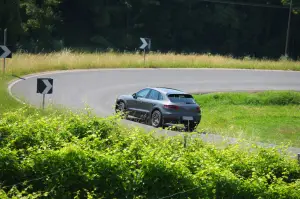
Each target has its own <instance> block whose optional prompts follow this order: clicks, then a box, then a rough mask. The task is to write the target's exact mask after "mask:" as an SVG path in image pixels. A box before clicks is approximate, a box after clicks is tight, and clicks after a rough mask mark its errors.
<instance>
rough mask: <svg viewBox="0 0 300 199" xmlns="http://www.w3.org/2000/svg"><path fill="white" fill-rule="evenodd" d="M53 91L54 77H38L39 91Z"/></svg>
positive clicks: (50, 92) (48, 92) (46, 92)
mask: <svg viewBox="0 0 300 199" xmlns="http://www.w3.org/2000/svg"><path fill="white" fill-rule="evenodd" d="M52 92H53V79H51V78H38V79H37V93H41V94H43V95H45V94H52Z"/></svg>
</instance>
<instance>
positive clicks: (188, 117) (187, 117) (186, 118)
mask: <svg viewBox="0 0 300 199" xmlns="http://www.w3.org/2000/svg"><path fill="white" fill-rule="evenodd" d="M182 119H183V120H193V117H190V116H183V117H182Z"/></svg>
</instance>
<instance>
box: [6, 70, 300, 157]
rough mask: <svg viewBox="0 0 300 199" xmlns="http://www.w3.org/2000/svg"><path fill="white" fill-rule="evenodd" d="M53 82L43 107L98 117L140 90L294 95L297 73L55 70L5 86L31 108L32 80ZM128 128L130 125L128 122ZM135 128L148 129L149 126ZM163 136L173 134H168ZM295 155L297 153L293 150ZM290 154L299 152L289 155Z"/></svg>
mask: <svg viewBox="0 0 300 199" xmlns="http://www.w3.org/2000/svg"><path fill="white" fill-rule="evenodd" d="M38 77H50V78H53V79H54V89H53V94H52V95H47V96H46V105H47V104H49V103H54V104H56V105H64V106H66V107H68V108H75V109H77V108H84V107H85V105H86V104H87V105H88V106H90V107H91V108H92V109H93V111H94V112H95V113H96V114H98V115H100V116H109V115H112V114H113V113H114V108H113V105H114V102H115V98H116V97H117V96H118V95H120V94H132V93H134V92H136V91H138V90H139V89H142V88H143V87H146V86H165V87H174V88H177V89H182V90H184V91H186V92H190V93H197V92H215V91H261V90H296V91H300V72H293V71H264V70H234V69H99V70H75V71H57V72H53V73H45V74H37V75H31V76H27V77H25V80H18V81H15V82H13V83H12V84H10V87H9V88H10V92H11V94H12V95H13V96H14V97H16V98H18V99H20V100H22V101H25V102H27V103H29V104H31V105H34V106H38V107H40V106H41V104H42V96H41V95H40V94H36V84H37V83H36V81H37V80H36V79H37V78H38ZM132 124H133V123H132ZM134 125H141V126H143V127H144V128H147V129H152V127H150V126H145V125H142V124H137V123H134ZM168 134H169V135H171V134H174V135H175V134H177V133H176V132H168ZM297 150H298V149H297ZM295 152H297V153H298V152H299V153H300V150H298V151H295Z"/></svg>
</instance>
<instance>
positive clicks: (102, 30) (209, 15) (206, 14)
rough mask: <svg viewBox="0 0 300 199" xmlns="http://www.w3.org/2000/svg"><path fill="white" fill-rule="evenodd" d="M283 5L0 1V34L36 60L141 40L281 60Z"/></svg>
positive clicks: (294, 42) (294, 45)
mask: <svg viewBox="0 0 300 199" xmlns="http://www.w3.org/2000/svg"><path fill="white" fill-rule="evenodd" d="M289 2H290V0H270V1H268V2H266V1H253V2H248V3H249V4H254V5H255V4H260V5H261V6H247V5H243V3H241V2H238V1H237V2H235V1H233V3H241V4H242V5H235V4H231V3H219V2H213V1H211V2H210V1H202V0H189V1H182V0H164V1H160V0H143V1H141V0H119V1H116V0H115V1H112V0H111V1H108V0H89V1H85V0H76V1H74V0H0V19H1V20H0V28H2V29H3V28H8V29H9V36H8V38H9V40H10V41H11V45H14V44H17V48H18V49H19V50H25V51H30V52H36V53H37V52H49V51H52V50H61V49H62V48H64V47H68V48H80V49H87V50H90V51H96V50H103V51H104V50H106V49H109V48H113V49H114V50H120V51H134V50H136V49H137V48H138V46H139V45H140V40H139V38H140V37H151V38H152V41H153V42H152V43H153V45H152V50H159V51H161V52H167V51H173V52H182V53H185V52H186V53H193V52H197V53H214V54H222V55H224V54H226V55H228V54H229V55H233V56H235V57H244V56H245V55H250V56H251V57H260V58H261V57H268V58H276V59H277V58H280V57H281V56H282V55H283V54H284V47H285V39H286V28H287V19H288V18H287V16H288V11H289V9H288V5H289ZM299 3H300V2H299V0H294V1H293V14H292V23H291V29H290V37H289V38H290V42H291V43H290V47H289V49H288V50H289V54H288V57H291V58H293V59H297V58H298V57H299V52H300V51H299V48H298V46H299V44H300V39H299V37H298V35H299V34H300V32H299V31H300V29H299V28H297V27H298V26H299V24H300V15H299V10H300V9H299V6H300V4H299ZM264 5H265V6H272V5H276V6H282V9H274V8H270V7H265V6H264ZM283 6H285V7H286V8H284V7H283ZM21 27H22V28H21ZM22 30H23V31H22ZM1 32H2V31H1ZM1 34H2V33H1ZM1 34H0V36H1Z"/></svg>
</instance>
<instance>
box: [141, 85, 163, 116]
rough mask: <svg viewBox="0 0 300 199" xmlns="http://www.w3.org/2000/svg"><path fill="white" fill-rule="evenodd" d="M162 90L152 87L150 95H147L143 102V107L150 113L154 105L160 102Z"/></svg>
mask: <svg viewBox="0 0 300 199" xmlns="http://www.w3.org/2000/svg"><path fill="white" fill-rule="evenodd" d="M160 95H161V94H160V92H158V91H156V90H154V89H151V91H150V93H149V95H148V96H147V97H146V99H145V100H144V102H143V104H142V108H143V109H144V110H145V111H146V112H147V113H150V112H151V111H152V110H153V107H154V106H156V105H157V104H158V100H159V97H160Z"/></svg>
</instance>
